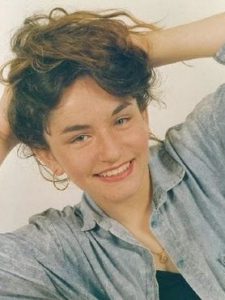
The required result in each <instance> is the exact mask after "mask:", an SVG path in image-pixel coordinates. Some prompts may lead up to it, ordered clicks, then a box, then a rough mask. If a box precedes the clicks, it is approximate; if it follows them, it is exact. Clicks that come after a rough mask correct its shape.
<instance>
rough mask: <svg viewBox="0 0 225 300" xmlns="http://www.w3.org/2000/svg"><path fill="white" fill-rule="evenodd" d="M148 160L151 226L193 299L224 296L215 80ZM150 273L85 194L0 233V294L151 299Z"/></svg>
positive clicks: (223, 143) (144, 256)
mask: <svg viewBox="0 0 225 300" xmlns="http://www.w3.org/2000/svg"><path fill="white" fill-rule="evenodd" d="M216 59H217V60H218V61H219V62H221V63H223V62H224V61H225V46H224V47H223V48H222V49H220V51H219V52H218V53H217V56H216ZM149 164H150V170H151V174H152V180H153V212H152V214H151V216H150V217H149V226H150V228H151V230H152V231H153V232H154V234H155V236H156V237H157V239H158V240H159V241H160V243H161V244H162V245H163V247H164V248H165V249H166V251H167V252H168V254H169V256H170V258H171V259H172V261H173V262H174V264H175V265H176V267H177V268H178V270H179V272H180V273H181V274H182V275H183V277H184V278H185V279H186V281H187V282H188V283H189V285H190V286H191V287H192V289H193V290H194V291H195V292H196V293H197V294H198V295H199V297H200V298H201V299H204V300H224V299H225V85H222V86H220V87H219V88H218V89H217V91H216V92H215V93H213V94H211V95H209V96H207V97H206V98H205V99H203V100H202V101H201V102H200V103H199V104H198V105H197V107H196V108H195V109H194V111H193V112H192V113H191V114H190V115H189V116H188V117H187V119H186V121H185V122H184V123H182V124H179V125H177V126H175V127H172V128H170V129H169V130H168V132H167V134H166V138H165V140H164V141H163V142H162V143H160V144H158V145H156V146H154V147H151V148H150V162H149ZM155 275H156V270H155V267H154V263H153V257H152V255H151V253H150V251H149V250H148V249H146V248H145V247H143V245H141V244H140V243H139V242H138V241H137V240H136V239H135V238H134V237H133V236H132V234H131V233H129V232H128V230H127V229H125V228H124V227H123V226H122V225H121V224H119V223H118V222H117V221H116V220H113V219H111V218H110V217H108V216H107V215H106V214H104V212H103V211H102V210H101V209H100V208H99V207H98V206H97V205H96V203H95V202H94V201H93V200H92V199H91V198H90V196H89V195H85V194H84V195H83V199H82V201H81V202H80V203H79V204H78V205H76V206H75V207H69V206H68V207H65V208H64V209H63V210H62V211H58V210H55V209H49V210H47V211H46V212H44V213H42V214H40V215H36V216H33V217H32V218H31V219H30V222H29V224H28V225H26V226H24V227H23V228H20V229H18V230H16V231H15V232H12V233H6V234H1V235H0V299H1V300H3V299H7V300H8V299H39V300H40V299H46V300H51V299H52V300H53V299H54V300H57V299H74V300H84V299H88V300H96V299H98V300H107V299H110V300H137V299H138V300H146V299H148V300H157V299H159V293H158V284H157V281H156V276H155Z"/></svg>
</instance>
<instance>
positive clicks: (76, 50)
mask: <svg viewBox="0 0 225 300" xmlns="http://www.w3.org/2000/svg"><path fill="white" fill-rule="evenodd" d="M57 12H60V11H58V10H55V11H53V12H52V13H51V14H50V15H49V16H45V17H43V16H41V17H40V18H39V17H37V16H36V17H34V18H30V19H28V20H26V22H25V24H24V26H23V27H22V28H21V29H20V30H19V31H18V32H17V34H16V36H15V38H14V42H13V51H14V53H15V55H16V56H15V59H13V60H12V61H11V62H10V71H9V74H8V78H7V82H8V83H9V87H8V89H6V91H5V94H4V96H3V99H2V101H1V118H0V128H1V129H0V141H1V143H0V155H1V161H3V159H4V158H5V157H6V155H7V154H8V152H9V151H10V149H11V148H12V147H13V146H14V145H15V144H16V143H17V141H20V142H23V143H25V144H26V145H27V146H29V147H30V149H31V151H32V153H33V155H34V157H35V159H36V160H37V162H38V164H39V166H40V170H42V172H48V174H51V175H52V182H53V184H54V185H55V186H56V187H57V188H64V187H66V186H67V184H68V181H71V182H73V183H75V184H76V185H78V186H79V187H80V188H81V189H82V190H83V191H84V195H83V199H82V201H81V202H80V204H78V205H77V206H75V207H66V208H65V209H64V210H63V211H57V210H54V209H50V210H48V211H46V212H44V213H43V214H40V215H36V216H34V217H32V218H31V219H30V223H29V225H27V226H25V227H23V228H20V229H18V230H17V231H15V232H12V233H9V234H1V235H0V296H1V297H0V298H1V299H48V300H49V299H79V300H82V299H104V300H105V299H116V300H118V299H129V300H130V299H178V300H179V299H189V300H190V299H217V300H220V299H221V300H222V299H224V297H225V247H224V243H225V201H224V200H225V199H224V197H225V188H224V180H223V178H224V175H225V165H224V159H223V156H224V150H225V141H224V132H225V122H224V111H225V86H224V85H222V86H221V87H219V88H218V90H217V91H216V92H215V93H214V94H211V95H210V96H208V97H206V98H205V99H204V100H203V101H201V102H200V104H199V105H198V106H197V107H196V108H195V110H194V111H193V113H192V114H190V115H189V117H188V118H187V120H186V121H185V122H184V123H183V124H181V125H178V126H175V127H173V128H171V129H170V130H169V131H168V133H167V135H166V139H165V141H163V142H159V143H158V144H157V145H156V146H154V147H150V149H149V147H148V140H149V137H151V132H150V129H149V125H148V114H147V104H148V101H149V99H151V87H152V85H153V84H154V72H153V69H152V67H156V66H159V65H162V64H168V63H172V62H176V61H182V60H187V59H192V58H199V57H210V56H215V57H216V59H217V60H218V61H220V62H222V63H223V62H224V61H225V49H224V47H222V45H223V43H224V41H225V26H224V25H225V14H221V15H217V16H213V17H211V18H207V19H205V20H201V21H198V22H195V23H192V24H188V25H184V26H179V27H175V28H171V29H166V30H158V29H157V28H154V26H147V24H142V23H138V21H136V20H134V19H133V21H134V23H136V22H137V23H136V25H138V26H139V27H145V28H148V27H149V28H150V29H153V30H152V31H149V32H146V31H145V33H142V34H140V33H139V34H138V33H134V32H132V30H131V29H132V28H130V27H129V26H126V25H125V24H124V23H122V22H119V21H118V20H116V19H115V18H114V17H115V16H117V17H118V16H119V17H120V16H123V13H121V14H120V13H118V12H115V13H112V14H108V15H107V14H105V13H103V14H99V15H97V14H93V13H90V12H75V13H73V14H67V13H66V12H65V11H63V10H61V15H59V14H57ZM131 19H132V18H131ZM44 170H45V171H44ZM62 176H63V178H62ZM61 184H62V185H61Z"/></svg>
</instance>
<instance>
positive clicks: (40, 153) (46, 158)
mask: <svg viewBox="0 0 225 300" xmlns="http://www.w3.org/2000/svg"><path fill="white" fill-rule="evenodd" d="M32 152H33V154H34V156H35V158H36V159H37V160H38V161H39V162H40V163H41V164H42V165H44V166H46V167H47V168H49V169H50V170H51V171H52V173H53V174H55V175H56V176H61V175H63V174H64V173H65V172H64V170H63V168H62V167H61V166H60V164H59V163H58V161H57V160H56V158H55V157H54V155H53V154H52V152H51V150H49V149H32Z"/></svg>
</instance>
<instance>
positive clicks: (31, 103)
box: [1, 8, 156, 149]
mask: <svg viewBox="0 0 225 300" xmlns="http://www.w3.org/2000/svg"><path fill="white" fill-rule="evenodd" d="M124 18H126V19H127V20H128V22H125V21H124ZM127 23H130V25H128V24H127ZM137 28H138V29H140V28H145V29H147V30H153V29H156V27H155V26H154V25H151V24H146V23H143V22H141V21H139V20H137V19H136V18H135V17H133V16H131V15H130V14H129V13H127V12H125V11H115V10H113V11H111V10H110V11H108V10H107V11H101V12H90V11H76V12H74V13H67V12H66V11H65V10H64V9H62V8H55V9H53V10H52V11H51V12H50V13H49V14H48V15H34V16H32V17H30V18H27V19H26V20H25V21H24V24H23V26H22V27H21V28H20V29H19V30H18V31H17V32H16V33H15V35H14V37H13V39H12V41H11V48H12V51H13V53H14V54H15V58H14V59H12V60H11V61H9V62H8V63H7V64H6V65H5V66H3V67H2V69H1V81H3V82H5V83H8V84H10V86H11V87H12V99H11V104H10V107H9V122H10V126H11V128H12V131H13V132H14V134H15V136H16V137H17V138H18V139H19V140H20V141H21V142H22V143H24V144H26V145H27V146H29V147H36V148H44V149H47V148H48V145H47V142H46V140H45V138H44V131H45V130H47V122H48V116H49V113H50V111H51V110H52V109H54V108H55V107H56V106H57V104H58V103H59V101H60V98H61V96H62V93H63V91H64V89H65V88H66V87H68V86H69V85H71V84H72V83H73V82H74V81H75V80H76V79H78V78H80V77H82V76H86V75H88V76H91V77H92V78H93V79H94V80H95V81H96V82H97V83H98V85H99V86H101V87H102V88H103V89H104V90H105V91H107V92H108V93H110V94H113V95H116V96H120V97H127V96H132V97H133V98H135V99H136V101H137V104H138V106H139V109H140V110H144V109H145V108H146V107H147V105H148V102H149V100H150V99H151V95H150V91H149V88H150V86H151V84H152V83H153V81H154V80H153V79H154V72H153V70H152V68H151V65H150V61H149V57H148V55H147V54H146V53H145V52H144V51H143V50H142V49H140V48H139V47H137V46H135V45H134V44H132V42H131V40H130V39H129V34H130V33H131V32H136V29H137ZM7 66H8V67H9V72H8V74H7V78H3V71H4V70H5V68H6V67H7Z"/></svg>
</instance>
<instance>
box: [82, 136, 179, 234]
mask: <svg viewBox="0 0 225 300" xmlns="http://www.w3.org/2000/svg"><path fill="white" fill-rule="evenodd" d="M149 167H150V170H151V178H152V186H153V203H154V206H155V208H156V209H157V208H159V207H160V206H161V205H162V204H163V203H164V202H165V201H166V197H165V194H166V193H167V192H168V191H169V190H171V189H172V188H174V187H175V186H176V185H178V184H179V183H180V182H181V180H182V179H183V177H184V174H185V170H184V168H183V167H182V165H181V164H180V163H178V162H177V161H176V160H175V159H174V158H173V157H172V156H171V155H170V154H169V152H168V151H167V150H166V147H165V144H164V143H163V142H162V143H160V144H158V145H156V146H153V147H151V148H150V149H149ZM77 208H79V210H80V212H81V214H82V219H83V226H82V228H81V230H82V231H87V230H91V229H93V228H94V227H95V226H96V224H98V225H99V226H100V227H102V228H104V229H105V230H107V231H108V230H110V229H111V228H112V226H113V225H115V224H114V223H115V222H114V221H113V220H112V219H111V218H110V217H109V216H108V215H106V214H105V213H104V211H103V210H102V209H101V208H100V207H99V206H98V205H97V204H96V203H95V201H94V200H93V199H92V198H91V197H90V196H89V195H88V194H87V193H84V194H83V196H82V201H81V202H80V203H79V205H78V206H77Z"/></svg>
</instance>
